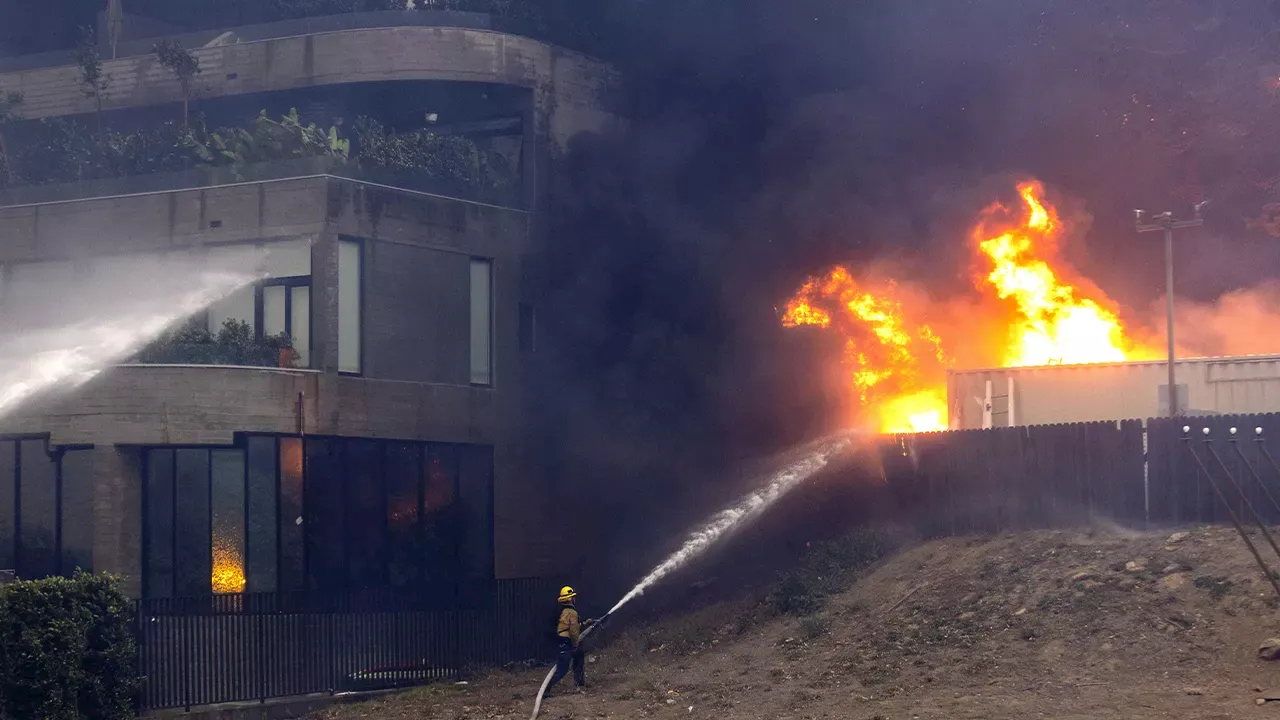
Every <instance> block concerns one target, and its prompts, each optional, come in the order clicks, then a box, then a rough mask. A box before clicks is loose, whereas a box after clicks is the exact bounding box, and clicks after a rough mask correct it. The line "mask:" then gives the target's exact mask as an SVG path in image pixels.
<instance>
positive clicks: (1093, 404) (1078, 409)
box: [947, 355, 1280, 430]
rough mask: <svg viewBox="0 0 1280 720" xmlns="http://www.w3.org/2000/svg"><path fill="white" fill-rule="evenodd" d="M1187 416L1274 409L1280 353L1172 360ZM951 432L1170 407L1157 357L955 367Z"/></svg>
mask: <svg viewBox="0 0 1280 720" xmlns="http://www.w3.org/2000/svg"><path fill="white" fill-rule="evenodd" d="M1176 372H1177V379H1178V399H1179V407H1180V408H1182V412H1183V414H1185V415H1189V416H1197V415H1234V414H1247V413H1269V412H1277V411H1280V356H1278V355H1250V356H1243V357H1217V358H1189V359H1186V360H1178V361H1176ZM947 400H948V406H949V408H950V426H951V429H953V430H971V429H978V428H988V427H1013V426H1021V425H1050V424H1055V423H1075V422H1089V421H1098V420H1130V419H1137V420H1142V419H1146V418H1151V417H1163V416H1165V415H1167V414H1168V412H1169V382H1168V365H1167V364H1166V363H1164V362H1163V361H1146V362H1124V363H1105V364H1096V365H1054V366H1049V367H1022V368H995V369H990V370H959V371H952V372H949V373H948V374H947Z"/></svg>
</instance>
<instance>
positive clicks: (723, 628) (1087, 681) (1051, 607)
mask: <svg viewBox="0 0 1280 720" xmlns="http://www.w3.org/2000/svg"><path fill="white" fill-rule="evenodd" d="M1257 540H1259V541H1261V538H1260V537H1259V538H1257ZM1264 547H1265V546H1264ZM1277 567H1280V563H1278V564H1277ZM776 600H777V598H776V592H775V598H774V602H772V603H770V602H767V601H766V602H761V601H760V600H758V599H757V600H751V601H746V600H744V601H741V602H737V603H728V604H719V605H716V606H713V607H708V608H703V609H701V610H698V611H696V612H692V613H689V614H686V615H684V616H681V617H677V618H673V619H670V620H666V621H664V622H660V623H656V624H654V625H652V626H648V627H639V628H630V629H624V630H622V631H621V634H619V635H618V636H617V637H615V638H612V639H611V642H609V643H608V644H607V646H606V647H604V648H602V649H600V650H599V651H598V652H595V653H594V654H593V657H592V662H591V664H589V665H588V680H589V682H590V683H591V684H592V687H591V689H590V691H589V692H588V693H587V694H585V695H581V696H576V695H575V696H568V695H566V696H559V697H555V698H552V699H550V700H549V701H548V702H547V703H546V704H545V705H544V708H543V714H542V717H544V718H547V719H548V720H566V719H569V718H645V717H655V718H662V717H669V718H676V717H681V718H742V719H744V720H756V719H759V720H765V719H766V718H767V719H770V720H772V719H775V718H777V719H786V718H792V719H794V720H801V719H802V718H811V719H817V718H867V719H871V718H885V719H896V718H1010V719H1013V718H1019V719H1021V718H1029V717H1046V718H1104V717H1107V718H1109V717H1116V718H1120V717H1123V718H1167V717H1175V716H1177V717H1198V718H1237V717H1239V718H1248V717H1272V716H1274V715H1275V714H1276V713H1277V712H1280V707H1277V704H1271V705H1267V706H1258V705H1257V704H1256V702H1255V701H1256V700H1257V698H1258V697H1260V692H1261V691H1263V690H1267V691H1270V690H1276V689H1280V677H1278V676H1280V663H1278V664H1268V663H1265V662H1262V661H1260V660H1258V659H1257V658H1256V650H1257V647H1258V644H1259V643H1260V641H1261V640H1263V639H1264V638H1267V637H1269V636H1271V635H1273V634H1276V633H1277V632H1280V626H1278V624H1277V622H1276V614H1275V608H1276V607H1277V603H1276V601H1275V599H1274V592H1273V590H1272V589H1271V587H1270V585H1269V584H1268V583H1267V582H1266V579H1265V578H1264V577H1263V575H1262V574H1261V572H1260V571H1259V570H1258V569H1257V567H1256V566H1255V565H1254V563H1253V560H1252V558H1250V556H1249V555H1248V552H1247V550H1246V549H1245V547H1244V545H1243V544H1242V543H1241V542H1240V539H1239V537H1238V536H1236V535H1235V533H1234V531H1232V530H1231V529H1229V528H1227V529H1223V528H1210V529H1196V530H1191V531H1189V532H1186V533H1177V534H1174V535H1173V536H1172V537H1171V536H1170V534H1169V533H1168V532H1164V533H1159V534H1156V533H1145V534H1142V533H1128V532H1124V531H1120V530H1110V531H1101V530H1099V531H1094V532H1036V533H1027V534H1019V535H1001V536H996V537H987V538H956V539H948V540H943V541H937V542H931V543H926V544H923V545H919V546H916V547H913V548H910V549H908V550H905V551H903V552H900V553H898V554H896V555H894V556H892V557H890V558H888V559H887V560H885V561H883V562H881V563H880V564H879V565H878V566H876V567H874V568H873V569H872V570H871V571H869V572H868V573H867V574H865V575H864V576H863V577H861V578H859V579H858V580H857V581H856V582H854V583H852V584H851V585H849V586H848V587H847V588H846V589H844V590H843V591H841V592H839V593H836V594H834V595H831V596H830V597H828V598H826V600H825V603H824V604H823V606H822V607H821V609H819V610H818V611H817V612H813V613H811V614H807V615H800V616H796V615H789V614H779V613H777V612H776V611H774V610H773V608H774V607H776V606H777V604H778V603H777V602H776ZM622 621H623V622H625V618H623V619H622ZM543 672H545V670H541V671H517V672H498V673H494V674H492V675H490V676H488V677H486V678H483V679H481V680H479V681H477V682H475V683H473V684H471V685H469V686H466V687H458V686H452V685H450V686H436V687H429V688H422V689H418V690H415V691H411V692H408V693H405V694H403V695H398V696H393V697H389V698H386V699H383V700H380V701H377V702H375V703H366V704H362V705H356V706H350V707H345V708H340V709H335V710H332V711H330V712H329V713H328V714H326V715H324V716H323V717H325V718H329V719H330V720H345V719H347V718H354V717H378V718H409V717H414V718H448V719H450V720H454V719H457V720H461V719H463V718H467V719H472V720H479V719H481V718H526V717H528V715H529V712H530V709H531V705H532V696H533V695H534V694H535V693H536V691H537V687H538V684H539V682H540V680H541V677H542V674H543Z"/></svg>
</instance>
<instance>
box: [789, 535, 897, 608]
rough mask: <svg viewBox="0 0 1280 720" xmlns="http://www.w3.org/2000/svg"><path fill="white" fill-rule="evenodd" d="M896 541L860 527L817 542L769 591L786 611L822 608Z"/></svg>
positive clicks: (887, 551)
mask: <svg viewBox="0 0 1280 720" xmlns="http://www.w3.org/2000/svg"><path fill="white" fill-rule="evenodd" d="M892 549H893V544H892V543H891V542H890V541H889V539H888V538H887V537H886V536H885V535H884V534H883V533H880V532H877V531H874V530H859V531H857V532H854V533H852V534H850V535H846V536H844V537H842V538H838V539H836V540H830V541H827V542H822V543H818V544H816V545H814V546H813V547H812V548H810V549H809V551H808V552H806V553H805V555H804V557H803V558H802V559H801V561H800V562H799V564H798V567H797V568H796V569H795V570H793V571H792V572H790V573H787V574H786V575H785V576H783V578H782V579H781V580H780V581H779V582H778V584H777V585H776V586H774V588H773V591H772V592H771V593H770V594H769V603H770V605H772V607H773V610H774V611H775V612H777V613H780V614H783V615H809V614H812V613H815V612H817V611H818V610H821V609H822V606H823V604H824V603H825V601H826V597H827V596H828V595H831V594H832V593H836V592H839V591H841V590H843V589H844V588H845V587H846V586H847V585H848V584H849V582H850V581H851V580H852V579H853V576H854V575H855V574H857V573H858V572H859V571H861V570H865V569H866V568H867V567H869V566H870V565H871V564H872V563H875V562H876V561H877V560H879V559H881V558H883V557H885V556H886V555H888V554H889V553H890V552H891V551H892Z"/></svg>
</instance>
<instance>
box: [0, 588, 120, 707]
mask: <svg viewBox="0 0 1280 720" xmlns="http://www.w3.org/2000/svg"><path fill="white" fill-rule="evenodd" d="M131 619H132V614H131V612H130V608H129V601H128V599H127V598H126V597H125V596H124V594H123V593H121V592H120V589H119V587H118V585H117V583H116V581H115V580H114V579H113V578H110V577H107V576H101V575H89V574H87V573H81V572H78V573H76V575H75V576H74V577H72V578H48V579H44V580H24V581H19V582H17V583H14V584H12V585H8V586H6V587H5V588H4V590H3V591H0V715H3V716H4V717H6V718H14V719H15V720H16V719H18V718H22V719H24V720H25V719H26V718H40V719H41V720H81V719H82V718H86V719H87V718H91V719H92V720H117V719H118V718H131V717H133V707H134V696H135V694H136V692H137V689H138V685H139V678H138V674H137V667H136V665H135V657H136V647H135V644H134V639H133V632H132V630H131V627H130V623H131Z"/></svg>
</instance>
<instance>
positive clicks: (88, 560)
mask: <svg viewBox="0 0 1280 720" xmlns="http://www.w3.org/2000/svg"><path fill="white" fill-rule="evenodd" d="M485 25H486V23H485V18H484V17H483V16H461V15H443V16H433V15H432V14H431V13H409V14H405V13H377V14H369V15H350V16H342V17H333V18H323V19H311V20H308V21H305V22H303V21H300V23H292V24H291V23H276V24H273V25H269V26H257V27H248V28H229V29H226V30H223V31H218V32H212V33H203V34H199V35H192V36H185V37H184V38H183V44H184V46H186V47H188V48H193V47H194V48H196V49H195V50H194V55H195V56H196V57H197V58H198V59H199V60H200V64H201V72H200V74H199V75H198V76H197V80H196V87H195V88H194V96H195V97H196V98H197V99H198V100H197V109H198V110H199V111H201V112H204V113H207V114H209V115H210V116H214V117H232V116H235V115H237V114H238V113H239V114H243V113H244V112H245V111H249V112H250V113H251V114H256V111H257V109H258V108H261V107H268V106H270V107H273V108H281V107H283V108H284V109H287V108H288V107H298V108H299V110H300V111H301V113H302V115H303V118H304V120H306V119H309V118H316V117H318V118H319V121H320V122H321V123H325V122H327V121H328V120H327V118H330V117H340V116H343V115H345V116H346V117H348V118H350V117H353V116H355V115H357V114H360V113H365V112H368V113H375V112H377V113H382V114H383V116H384V119H386V121H387V122H388V123H389V124H395V123H396V122H401V124H402V125H403V123H404V122H405V120H404V119H405V118H409V119H410V120H409V121H410V122H411V121H412V120H413V119H417V120H418V121H422V119H423V118H424V117H429V119H430V120H431V121H434V122H437V123H438V125H439V127H440V129H441V132H456V133H462V134H469V136H471V137H474V138H477V142H478V143H481V144H482V146H483V147H485V148H488V149H489V150H493V151H495V152H498V153H501V154H503V155H505V156H506V157H508V158H510V159H512V163H511V166H512V167H513V168H514V172H515V173H516V175H517V184H516V187H517V188H518V189H517V191H516V192H515V193H513V194H512V196H511V197H510V198H508V199H506V200H502V201H494V200H492V199H488V200H487V201H480V200H478V199H469V198H467V197H462V196H448V195H444V194H440V193H435V192H431V191H430V189H429V188H428V189H422V188H419V187H416V186H414V185H413V184H412V183H401V182H398V181H394V180H393V181H386V180H382V179H379V180H376V181H375V180H371V179H369V178H368V177H365V176H362V175H361V173H359V172H354V171H352V170H350V169H349V168H340V167H334V166H332V165H330V164H326V163H323V162H311V161H306V162H283V163H273V164H270V165H268V166H266V167H253V168H247V169H244V170H243V171H242V172H240V173H239V174H238V175H237V176H236V177H234V178H220V177H218V176H217V175H216V174H213V175H211V174H209V173H204V174H197V173H176V174H164V175H154V176H139V177H133V178H128V179H126V180H122V181H114V180H113V181H105V182H85V183H76V184H69V185H61V186H38V187H15V188H11V189H9V190H7V191H4V192H0V278H2V279H3V286H5V287H14V286H20V285H21V284H22V283H24V282H30V283H63V282H65V283H72V282H73V281H74V278H75V277H78V275H77V273H86V272H88V273H93V272H96V271H97V270H96V269H97V268H100V267H104V266H108V265H110V264H111V263H128V262H129V258H130V257H137V256H144V255H148V254H159V253H174V252H182V253H196V254H197V255H198V254H200V253H213V254H216V253H218V252H221V251H222V250H223V248H225V247H228V246H230V247H235V246H242V245H246V244H249V245H258V246H261V247H263V248H265V250H266V253H267V254H266V257H267V258H268V259H267V264H266V272H267V274H268V276H267V278H266V279H265V280H263V281H262V282H260V283H258V284H257V285H256V286H254V287H251V288H248V289H246V290H245V291H242V292H240V293H237V294H236V295H235V296H233V297H231V298H228V299H227V300H225V301H222V302H220V303H218V304H217V305H215V306H214V307H212V308H210V309H209V311H208V313H207V315H208V317H207V318H200V319H198V320H197V322H202V323H203V322H207V323H208V324H209V327H210V328H211V329H216V328H217V325H218V324H219V323H221V322H222V321H223V320H225V319H228V318H231V319H237V320H241V321H244V322H246V323H248V324H249V325H250V326H252V327H253V329H254V332H255V333H257V334H258V335H273V334H275V333H279V332H282V331H283V332H287V333H288V334H289V335H290V337H292V338H293V341H294V344H295V346H297V348H298V357H297V361H296V363H295V365H296V367H235V366H212V365H195V364H185V365H143V364H128V365H123V366H120V367H116V368H113V369H110V370H108V371H107V372H105V373H103V374H102V375H100V376H99V377H97V378H96V379H94V380H93V381H91V382H90V383H89V384H87V385H85V386H83V387H81V388H79V389H77V390H76V391H75V392H73V393H70V394H64V395H59V396H55V397H50V398H45V399H44V400H42V401H41V402H38V403H34V404H32V405H30V406H26V407H24V408H22V409H21V410H20V411H19V412H18V413H17V414H15V415H11V416H8V417H3V418H0V468H3V469H2V470H0V569H4V568H8V567H16V568H17V571H18V574H19V575H20V576H33V575H41V574H50V573H57V572H69V571H70V570H71V569H73V568H74V567H84V568H88V569H92V570H95V571H107V572H112V573H116V574H119V575H121V576H122V577H123V578H124V579H125V582H126V585H127V587H128V589H129V590H130V592H131V593H133V594H135V595H140V596H147V597H169V596H192V595H201V594H208V593H211V592H233V591H240V590H243V591H248V592H255V591H274V590H293V589H326V588H344V587H369V586H383V585H391V586H395V585H408V584H412V583H416V582H422V581H428V582H434V581H452V580H466V579H485V578H495V577H496V578H513V577H531V576H539V575H542V574H545V573H548V572H552V571H554V570H555V567H554V565H553V554H552V550H551V548H552V546H553V544H554V542H555V541H556V539H557V538H556V537H555V536H554V535H553V534H552V533H553V532H554V531H553V529H552V528H554V527H555V523H550V522H547V519H546V518H547V513H550V512H552V508H549V507H547V506H546V505H547V503H545V502H544V500H543V497H542V495H543V494H542V493H540V492H539V487H538V484H539V480H540V476H539V474H538V471H537V467H538V462H537V457H536V453H535V452H534V449H533V448H530V447H529V446H528V444H527V443H526V442H524V438H523V434H522V428H523V423H522V414H523V408H524V404H525V400H526V397H525V394H524V392H523V389H524V386H525V384H526V383H525V378H524V377H523V375H524V365H525V361H526V360H527V358H528V353H530V352H532V351H533V349H534V332H535V327H536V323H535V318H536V310H537V308H536V297H537V286H536V282H537V280H536V278H537V275H538V273H537V272H535V271H534V267H535V266H536V264H537V256H538V253H539V249H540V247H541V244H542V242H543V241H544V237H545V232H546V230H545V228H546V222H545V213H546V208H547V207H548V200H549V193H550V190H549V183H548V179H549V177H550V174H549V172H550V171H549V168H550V165H551V163H552V162H553V160H554V157H555V156H556V154H557V153H559V152H561V151H562V150H563V149H564V147H565V144H566V143H567V142H568V141H569V139H570V138H572V137H573V136H574V135H575V134H577V133H579V132H582V131H589V130H595V129H601V128H603V127H604V126H605V125H606V124H607V123H609V122H611V119H612V116H611V115H610V113H609V112H608V110H607V109H606V106H605V103H604V100H603V94H604V92H605V90H606V89H607V86H608V85H609V83H610V82H611V81H612V79H613V75H612V72H611V71H610V69H609V68H608V67H607V66H604V65H602V64H601V63H599V62H597V61H594V60H592V59H590V58H588V57H585V56H582V55H578V54H575V53H572V52H569V51H566V50H564V49H561V48H558V47H554V46H551V45H548V44H546V43H543V42H540V41H537V40H534V39H531V38H527V37H520V36H515V35H509V34H504V33H500V32H493V31H491V30H488V29H486V27H485ZM154 41H155V39H154V38H149V39H146V40H145V43H141V44H140V43H134V44H132V45H130V44H129V43H125V44H122V45H120V46H119V47H118V48H117V54H118V57H117V59H110V60H106V61H105V67H104V71H105V72H106V74H107V75H108V76H109V77H110V83H109V85H108V87H107V89H106V91H105V92H104V93H103V96H102V102H103V108H104V113H105V114H106V115H107V117H108V119H109V120H111V121H112V122H119V123H124V124H135V125H136V124H140V123H146V122H149V121H153V120H154V119H155V118H156V117H158V116H161V115H163V116H164V117H171V116H172V115H171V114H172V111H173V110H174V108H176V107H178V103H180V101H181V98H182V91H181V88H180V86H179V84H178V82H177V81H176V80H175V79H174V77H173V75H172V74H171V73H170V72H169V71H167V70H166V69H164V68H162V67H161V66H159V65H158V63H157V61H156V58H155V57H154V56H153V55H151V54H150V52H149V48H150V46H151V43H153V42H154ZM108 57H109V55H108ZM65 62H66V60H65V56H64V57H63V59H58V58H48V57H41V58H22V57H19V58H10V59H5V60H0V94H2V93H5V92H21V93H23V95H24V97H25V102H24V104H23V106H22V112H23V116H24V118H25V119H26V120H28V121H36V120H39V119H42V118H54V117H66V116H76V115H84V114H86V113H91V112H94V110H95V101H94V99H93V98H91V97H89V96H87V95H86V94H85V92H84V91H83V87H82V86H81V84H80V82H79V75H78V69H77V68H76V67H73V66H70V65H67V64H65ZM308 113H310V115H308ZM0 303H3V299H2V296H0ZM0 307H2V305H0Z"/></svg>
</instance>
